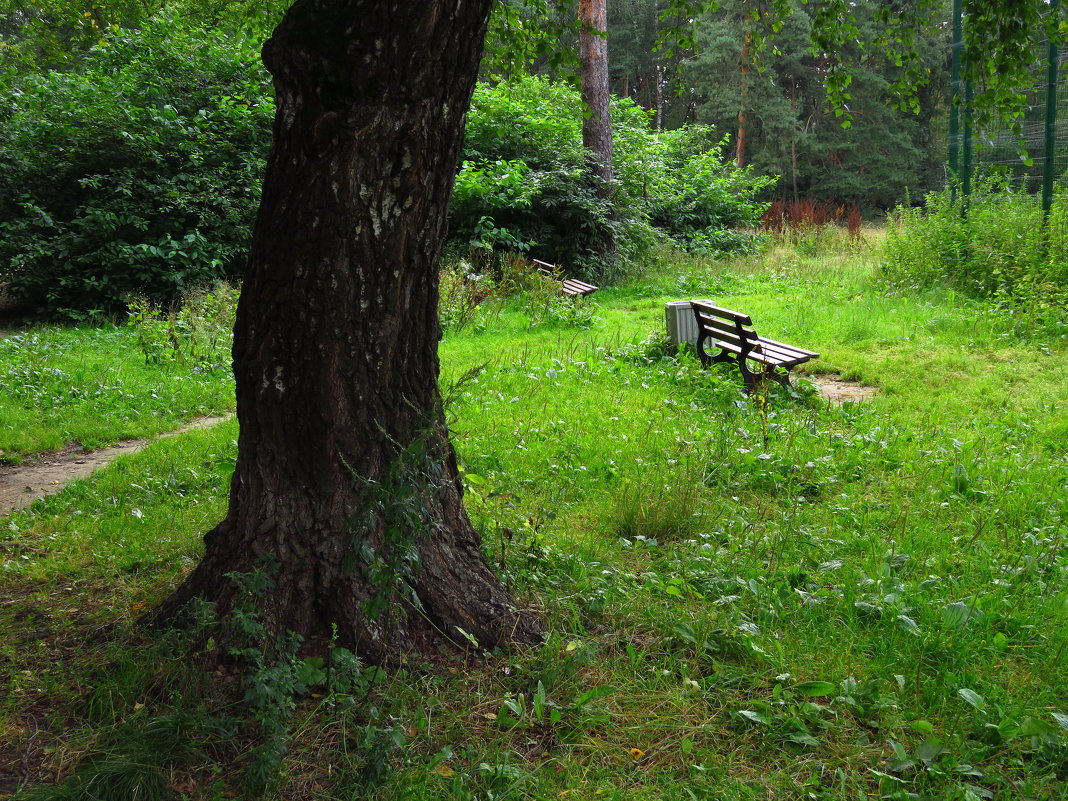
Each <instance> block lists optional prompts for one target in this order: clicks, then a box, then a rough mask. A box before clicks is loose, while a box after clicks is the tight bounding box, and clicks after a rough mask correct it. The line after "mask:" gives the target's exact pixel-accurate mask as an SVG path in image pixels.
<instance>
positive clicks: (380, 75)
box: [156, 0, 540, 662]
mask: <svg viewBox="0 0 1068 801" xmlns="http://www.w3.org/2000/svg"><path fill="white" fill-rule="evenodd" d="M489 7H490V0H466V2H465V1H464V0H392V2H374V1H373V0H297V2H296V3H294V5H293V6H292V7H291V8H290V10H289V12H288V13H287V14H286V16H285V18H284V19H283V21H282V22H281V24H280V25H279V26H278V28H277V29H276V30H275V32H274V35H273V36H272V38H271V39H270V40H268V42H267V43H266V45H265V46H264V49H263V56H264V62H265V64H266V65H267V67H268V69H269V70H270V71H271V74H272V75H273V77H274V83H275V90H276V102H277V115H276V118H275V125H274V144H273V148H272V152H271V155H270V158H269V160H268V165H267V174H266V178H265V181H264V187H263V199H262V204H261V207H260V212H259V217H258V219H257V223H256V227H255V229H254V232H253V241H252V247H251V253H250V260H249V267H248V272H247V276H246V278H245V282H244V286H243V290H242V296H241V302H240V305H239V308H238V319H237V325H236V329H235V340H234V373H235V376H236V380H237V415H238V420H239V422H240V427H241V433H240V439H239V441H238V457H237V465H236V470H235V473H234V477H233V483H232V485H231V489H230V506H229V511H228V513H227V516H226V518H225V520H223V521H222V522H221V523H220V524H219V525H218V526H217V527H216V528H215V529H214V530H212V531H211V532H209V533H208V534H207V535H206V536H205V538H204V539H205V544H206V551H205V554H204V558H203V560H202V561H201V563H200V564H199V566H198V567H197V568H196V569H195V570H194V571H193V572H192V573H191V574H190V575H189V576H188V577H187V579H186V580H185V582H184V583H183V584H182V585H181V586H180V587H179V588H178V589H177V591H176V592H175V593H174V594H173V595H172V596H171V597H170V598H169V599H167V600H166V601H165V602H164V603H163V604H162V606H161V607H160V608H159V609H158V610H157V613H156V618H157V619H158V620H166V619H169V618H173V617H174V616H176V615H179V614H180V613H181V611H182V609H183V606H184V605H185V604H186V603H187V602H188V601H189V600H191V599H193V598H202V599H206V600H208V601H211V602H214V603H215V604H216V608H217V612H218V613H219V614H220V616H221V617H222V619H224V620H225V619H227V617H228V616H229V615H230V614H231V613H232V611H233V609H234V607H235V604H237V603H238V602H239V600H240V596H241V592H240V591H239V590H238V588H237V586H236V585H235V583H234V582H233V581H232V580H231V579H229V578H227V574H228V573H231V572H238V573H243V572H250V571H252V570H254V569H255V568H256V567H257V566H258V565H260V564H263V563H264V562H267V563H274V564H275V568H274V569H275V574H274V579H273V588H272V589H271V591H270V592H269V593H267V595H266V596H265V597H264V598H263V599H262V600H261V601H260V602H259V609H258V611H259V613H260V614H261V616H262V621H263V622H264V623H265V624H266V625H267V627H268V629H269V630H270V631H272V632H277V633H282V632H285V631H287V630H291V631H294V632H296V633H297V634H300V635H302V636H304V637H308V636H311V635H315V634H317V633H329V631H330V627H331V626H332V625H336V626H337V628H338V632H339V636H340V638H341V641H342V642H343V643H346V644H348V645H350V646H354V647H355V648H357V649H358V652H359V653H360V655H361V656H362V657H363V658H365V659H366V660H368V661H374V662H384V661H391V660H393V659H396V658H398V657H399V656H401V655H402V654H404V653H406V652H409V651H413V650H414V651H426V650H427V649H429V648H431V647H433V646H434V645H435V644H436V643H438V642H440V640H441V637H442V635H444V636H445V637H448V638H451V639H453V640H457V641H462V639H463V638H464V632H466V633H467V634H470V635H471V636H473V637H474V638H476V639H477V640H478V642H479V644H480V645H482V646H485V647H492V646H494V645H496V644H498V643H501V642H503V641H506V640H518V641H527V642H530V641H534V640H535V639H537V638H538V637H539V635H540V629H539V626H538V624H537V622H536V620H534V619H533V618H532V617H531V616H529V615H527V614H525V613H523V612H521V611H519V610H517V609H516V608H515V606H514V604H513V602H512V600H511V599H510V598H509V596H508V595H507V593H506V592H505V591H504V590H503V588H502V587H501V585H500V583H499V582H498V580H497V578H496V577H495V576H494V575H493V573H492V571H491V570H490V569H489V567H488V566H487V565H486V562H485V559H484V557H483V554H482V552H481V549H480V540H479V536H478V534H477V532H476V531H475V530H474V528H473V527H472V525H471V523H470V521H469V519H468V517H467V515H466V513H465V512H464V508H463V505H462V500H461V485H460V480H459V476H458V471H457V466H456V459H455V455H454V452H453V449H452V446H451V445H450V443H449V441H448V437H447V434H446V431H445V422H444V417H443V413H442V409H441V398H440V395H439V391H438V357H437V344H438V340H439V339H440V337H441V331H440V328H439V325H438V320H437V311H436V310H437V295H438V258H439V254H440V250H441V244H442V240H443V237H444V233H445V215H446V209H447V205H448V200H449V195H450V192H451V187H452V182H453V176H454V174H455V167H456V162H457V158H458V155H459V152H460V145H461V142H462V138H463V126H464V116H465V113H466V109H467V107H468V104H469V102H470V98H471V93H472V91H473V87H474V81H475V77H476V73H477V69H478V61H479V56H480V52H481V47H482V39H483V34H484V32H485V24H486V18H487V15H488V12H489Z"/></svg>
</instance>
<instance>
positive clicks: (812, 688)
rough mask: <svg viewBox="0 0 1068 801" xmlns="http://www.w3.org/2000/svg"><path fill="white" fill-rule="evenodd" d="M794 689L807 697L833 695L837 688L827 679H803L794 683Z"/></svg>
mask: <svg viewBox="0 0 1068 801" xmlns="http://www.w3.org/2000/svg"><path fill="white" fill-rule="evenodd" d="M794 689H795V690H796V691H797V692H799V693H801V694H802V695H807V696H808V697H809V698H819V697H822V696H825V695H833V694H834V692H835V690H836V689H837V688H836V687H835V686H834V685H833V684H831V683H830V682H829V681H803V682H801V683H800V684H795V685H794Z"/></svg>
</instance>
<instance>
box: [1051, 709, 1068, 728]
mask: <svg viewBox="0 0 1068 801" xmlns="http://www.w3.org/2000/svg"><path fill="white" fill-rule="evenodd" d="M1053 719H1054V720H1055V721H1057V725H1058V726H1060V727H1061V728H1062V729H1066V730H1068V715H1066V714H1064V713H1063V712H1054V713H1053Z"/></svg>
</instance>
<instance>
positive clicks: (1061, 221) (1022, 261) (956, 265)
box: [885, 183, 1068, 311]
mask: <svg viewBox="0 0 1068 801" xmlns="http://www.w3.org/2000/svg"><path fill="white" fill-rule="evenodd" d="M889 223H890V224H889V226H888V231H887V241H886V258H887V261H886V267H885V272H886V275H887V277H888V279H889V280H890V281H892V282H893V283H896V284H900V285H908V286H928V285H931V284H935V283H949V284H951V285H953V286H955V287H958V288H960V289H963V290H965V291H967V292H970V293H973V294H976V295H981V296H984V297H995V298H1002V299H1004V300H1006V301H1007V302H1010V303H1013V304H1023V305H1028V306H1031V307H1032V308H1034V309H1037V310H1058V309H1059V310H1061V311H1063V310H1064V309H1065V308H1066V307H1068V258H1066V256H1068V193H1065V192H1059V193H1058V194H1057V195H1056V197H1055V202H1054V204H1053V209H1052V210H1051V212H1050V215H1049V218H1048V219H1047V220H1046V221H1043V219H1042V207H1041V205H1040V203H1039V199H1038V198H1037V197H1035V196H1032V195H1028V194H1024V193H1017V192H1012V191H1010V190H1009V189H1008V188H1007V187H1005V186H1003V185H997V184H993V183H986V184H983V185H981V186H980V187H979V189H978V190H977V191H976V192H975V193H973V195H972V196H971V197H969V198H968V199H967V203H966V205H965V201H964V200H963V199H962V198H961V196H960V195H959V193H957V194H955V193H953V192H952V190H951V189H946V190H944V191H942V192H931V193H929V194H928V195H927V196H926V198H925V204H924V206H923V207H922V208H910V207H899V208H898V209H897V210H895V212H894V213H893V214H892V215H891V217H890V220H889Z"/></svg>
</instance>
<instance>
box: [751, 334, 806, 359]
mask: <svg viewBox="0 0 1068 801" xmlns="http://www.w3.org/2000/svg"><path fill="white" fill-rule="evenodd" d="M757 342H759V343H760V350H761V352H763V353H764V354H765V355H766V356H769V357H771V358H775V359H783V360H785V361H790V360H793V359H798V360H800V361H802V362H807V361H808V360H809V359H812V358H814V357H815V356H818V355H819V354H813V353H812V351H807V350H801V349H800V348H794V347H791V346H790V345H783V344H782V343H779V342H775V341H774V340H771V339H764V338H763V337H761V338H760V339H758V340H757Z"/></svg>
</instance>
